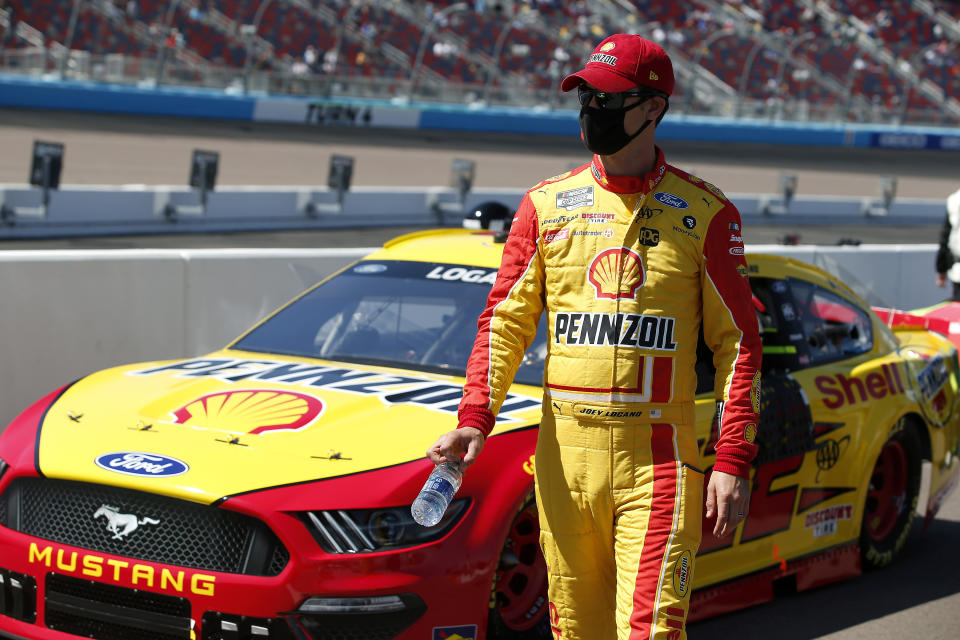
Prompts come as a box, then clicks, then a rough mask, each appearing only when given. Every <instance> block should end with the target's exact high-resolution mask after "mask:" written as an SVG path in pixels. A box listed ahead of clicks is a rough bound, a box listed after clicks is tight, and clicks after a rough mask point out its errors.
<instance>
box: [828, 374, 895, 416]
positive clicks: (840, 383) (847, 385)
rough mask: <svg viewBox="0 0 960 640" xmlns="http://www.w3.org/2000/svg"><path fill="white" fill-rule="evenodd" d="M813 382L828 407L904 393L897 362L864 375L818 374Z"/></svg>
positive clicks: (837, 406) (834, 407)
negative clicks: (849, 376) (851, 376)
mask: <svg viewBox="0 0 960 640" xmlns="http://www.w3.org/2000/svg"><path fill="white" fill-rule="evenodd" d="M813 383H814V384H815V385H816V387H817V390H818V391H820V393H821V394H823V405H824V406H825V407H827V408H828V409H838V408H840V407H842V406H843V405H845V404H858V403H861V402H869V401H870V399H871V398H872V399H874V400H880V399H881V398H885V397H887V396H896V395H902V394H903V393H904V387H903V382H902V381H901V379H900V368H899V367H898V366H897V365H896V364H885V365H881V367H880V371H871V372H870V373H868V374H867V375H866V376H864V377H859V376H858V377H853V378H848V377H847V376H845V375H844V374H842V373H838V374H837V375H835V376H817V377H816V378H814V379H813Z"/></svg>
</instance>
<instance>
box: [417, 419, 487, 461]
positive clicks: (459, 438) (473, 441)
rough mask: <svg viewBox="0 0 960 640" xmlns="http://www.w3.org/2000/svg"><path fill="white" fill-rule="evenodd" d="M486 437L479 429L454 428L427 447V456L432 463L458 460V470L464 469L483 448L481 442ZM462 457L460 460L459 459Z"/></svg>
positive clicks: (474, 459)
mask: <svg viewBox="0 0 960 640" xmlns="http://www.w3.org/2000/svg"><path fill="white" fill-rule="evenodd" d="M486 440H487V438H486V436H484V435H483V432H482V431H480V429H475V428H473V427H463V428H462V429H454V430H453V431H449V432H447V433H445V434H443V435H442V436H440V439H439V440H437V441H436V442H434V443H433V446H431V447H430V448H429V449H427V457H428V458H430V461H431V462H433V464H440V463H441V462H459V463H460V470H461V471H466V469H467V467H469V466H470V465H472V464H473V463H474V462H476V460H477V456H478V455H480V451H481V450H483V443H484V442H486ZM461 458H463V460H462V461H461V460H460V459H461Z"/></svg>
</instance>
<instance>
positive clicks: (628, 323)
mask: <svg viewBox="0 0 960 640" xmlns="http://www.w3.org/2000/svg"><path fill="white" fill-rule="evenodd" d="M676 324H677V320H676V318H671V317H667V316H647V315H641V314H639V313H558V314H556V316H554V327H553V333H554V336H553V337H554V341H555V342H556V344H565V345H586V346H589V347H608V346H613V345H618V346H621V347H634V348H637V349H654V350H657V351H676V349H677V343H676V342H675V341H674V337H673V333H674V327H676Z"/></svg>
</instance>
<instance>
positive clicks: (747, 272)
mask: <svg viewBox="0 0 960 640" xmlns="http://www.w3.org/2000/svg"><path fill="white" fill-rule="evenodd" d="M737 273H739V274H740V275H741V276H743V277H744V278H749V277H750V270H749V269H747V267H746V266H744V265H742V264H738V265H737Z"/></svg>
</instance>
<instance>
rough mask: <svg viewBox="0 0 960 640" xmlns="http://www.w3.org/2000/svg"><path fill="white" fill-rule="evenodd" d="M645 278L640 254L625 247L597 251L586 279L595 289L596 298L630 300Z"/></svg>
mask: <svg viewBox="0 0 960 640" xmlns="http://www.w3.org/2000/svg"><path fill="white" fill-rule="evenodd" d="M646 278H647V276H646V272H645V271H644V269H643V260H642V259H641V258H640V254H639V253H637V252H636V251H633V250H632V249H628V248H627V247H615V248H613V249H607V250H605V251H601V252H600V253H598V254H597V255H596V257H595V258H594V259H593V262H591V263H590V271H589V273H588V274H587V281H589V282H590V284H592V285H593V288H594V289H595V290H596V292H597V298H598V299H600V298H608V299H610V300H632V299H633V298H635V297H636V295H637V289H639V288H640V287H642V286H643V283H644V282H645V281H646Z"/></svg>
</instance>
